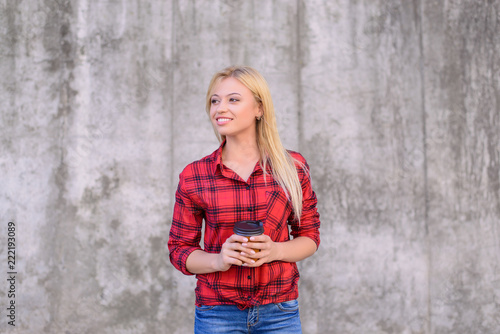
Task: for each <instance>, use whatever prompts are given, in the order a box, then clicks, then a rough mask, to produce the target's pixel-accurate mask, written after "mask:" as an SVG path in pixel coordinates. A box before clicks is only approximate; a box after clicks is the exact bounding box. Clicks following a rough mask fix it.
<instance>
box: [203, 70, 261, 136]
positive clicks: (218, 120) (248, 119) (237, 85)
mask: <svg viewBox="0 0 500 334" xmlns="http://www.w3.org/2000/svg"><path fill="white" fill-rule="evenodd" d="M210 101H211V107H210V119H211V121H212V124H213V125H214V127H215V128H216V129H217V131H219V133H220V134H221V135H223V136H226V138H228V137H238V138H240V139H243V138H245V137H246V136H249V137H251V138H255V134H256V129H255V123H256V118H257V117H260V116H262V110H261V108H260V105H259V103H258V102H257V101H256V100H255V98H254V96H253V94H252V92H251V91H250V90H249V89H248V88H247V87H245V85H243V84H242V83H241V82H240V81H238V80H237V79H235V78H231V77H229V78H225V79H223V80H222V81H221V82H220V83H219V84H217V85H216V86H215V89H214V92H213V94H212V97H211V100H210Z"/></svg>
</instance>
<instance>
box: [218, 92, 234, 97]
mask: <svg viewBox="0 0 500 334" xmlns="http://www.w3.org/2000/svg"><path fill="white" fill-rule="evenodd" d="M235 94H236V95H239V96H241V94H240V93H236V92H235V93H229V94H227V95H226V96H229V95H235ZM214 96H217V97H219V95H218V94H213V95H212V97H214Z"/></svg>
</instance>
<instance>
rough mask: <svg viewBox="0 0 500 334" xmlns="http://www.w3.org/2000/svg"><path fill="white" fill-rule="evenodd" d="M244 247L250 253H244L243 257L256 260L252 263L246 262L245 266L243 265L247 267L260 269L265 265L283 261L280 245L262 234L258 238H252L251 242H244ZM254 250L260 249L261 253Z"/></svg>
mask: <svg viewBox="0 0 500 334" xmlns="http://www.w3.org/2000/svg"><path fill="white" fill-rule="evenodd" d="M242 246H243V247H245V248H246V249H247V250H249V251H243V253H242V254H241V255H243V256H245V257H247V258H248V259H253V260H255V261H254V262H252V263H248V262H245V264H243V265H245V266H248V267H259V266H261V265H263V264H264V263H269V262H273V261H276V260H280V259H281V247H280V243H278V242H274V241H272V240H271V238H270V237H269V236H268V235H265V234H262V235H258V236H256V237H250V240H249V242H244V243H243V244H242ZM253 249H258V250H260V251H258V252H255V251H253Z"/></svg>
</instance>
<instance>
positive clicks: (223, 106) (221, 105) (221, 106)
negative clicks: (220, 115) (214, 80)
mask: <svg viewBox="0 0 500 334" xmlns="http://www.w3.org/2000/svg"><path fill="white" fill-rule="evenodd" d="M217 111H218V112H225V111H227V102H226V101H224V100H221V101H220V102H219V105H218V106H217Z"/></svg>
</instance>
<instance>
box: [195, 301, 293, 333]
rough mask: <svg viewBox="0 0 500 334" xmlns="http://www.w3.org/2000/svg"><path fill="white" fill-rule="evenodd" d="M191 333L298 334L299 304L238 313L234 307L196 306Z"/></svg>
mask: <svg viewBox="0 0 500 334" xmlns="http://www.w3.org/2000/svg"><path fill="white" fill-rule="evenodd" d="M194 333H195V334H214V333H231V334H233V333H245V334H258V333H276V334H278V333H281V334H301V333H302V329H301V326H300V316H299V302H298V301H297V300H291V301H288V302H283V303H277V304H267V305H260V306H254V307H250V308H247V309H245V310H240V309H239V308H238V307H237V306H236V305H216V306H197V307H196V312H195V320H194Z"/></svg>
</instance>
